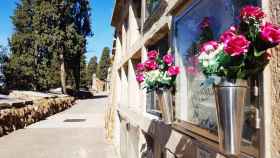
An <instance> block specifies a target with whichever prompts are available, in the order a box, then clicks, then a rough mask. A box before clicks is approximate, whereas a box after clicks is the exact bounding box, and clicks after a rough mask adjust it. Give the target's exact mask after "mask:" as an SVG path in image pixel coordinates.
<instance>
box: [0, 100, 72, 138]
mask: <svg viewBox="0 0 280 158" xmlns="http://www.w3.org/2000/svg"><path fill="white" fill-rule="evenodd" d="M74 101H75V99H74V98H73V97H69V96H63V97H57V98H43V99H38V100H35V101H34V102H33V101H23V102H21V103H20V104H18V103H15V104H14V106H13V104H8V103H7V104H1V105H3V107H5V106H6V107H8V108H6V109H2V110H1V109H0V136H3V135H6V134H9V133H11V132H13V131H15V130H17V129H22V128H25V127H26V126H28V125H30V124H33V123H35V122H38V121H40V120H43V119H45V118H46V117H48V116H51V115H53V114H56V113H58V112H61V111H63V110H65V109H67V108H69V107H71V106H73V104H74ZM24 103H32V104H26V105H25V104H24ZM23 104H24V106H21V105H23Z"/></svg>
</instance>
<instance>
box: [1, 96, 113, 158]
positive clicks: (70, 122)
mask: <svg viewBox="0 0 280 158" xmlns="http://www.w3.org/2000/svg"><path fill="white" fill-rule="evenodd" d="M106 103H107V98H99V99H90V100H80V101H77V104H76V105H75V106H73V107H72V108H70V109H68V110H66V111H64V112H62V113H59V114H57V115H54V116H51V117H49V118H47V119H46V120H44V121H41V122H38V123H35V124H33V125H31V126H29V127H27V128H26V129H22V130H18V131H16V132H14V133H11V134H9V135H7V136H4V137H2V138H0V157H1V158H115V157H116V156H115V155H116V154H115V152H114V148H113V146H112V145H110V144H108V143H107V142H106V140H105V130H104V113H105V104H106Z"/></svg>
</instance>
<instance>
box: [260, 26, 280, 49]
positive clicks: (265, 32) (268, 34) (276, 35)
mask: <svg viewBox="0 0 280 158" xmlns="http://www.w3.org/2000/svg"><path fill="white" fill-rule="evenodd" d="M260 37H261V39H262V40H264V41H267V42H270V43H272V44H276V45H277V44H279V43H280V27H279V26H276V25H273V24H271V23H266V24H265V25H263V26H261V33H260Z"/></svg>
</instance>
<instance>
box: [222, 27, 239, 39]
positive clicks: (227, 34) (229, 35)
mask: <svg viewBox="0 0 280 158" xmlns="http://www.w3.org/2000/svg"><path fill="white" fill-rule="evenodd" d="M235 32H236V27H234V26H232V27H230V29H229V30H227V31H225V32H224V33H223V34H222V35H221V36H220V41H221V42H223V43H227V42H228V41H229V40H230V39H231V38H232V37H234V36H236V34H235Z"/></svg>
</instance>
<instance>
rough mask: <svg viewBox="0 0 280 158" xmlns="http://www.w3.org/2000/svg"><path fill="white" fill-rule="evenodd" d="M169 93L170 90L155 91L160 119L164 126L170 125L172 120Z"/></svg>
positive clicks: (170, 95) (170, 93)
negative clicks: (160, 113) (160, 114)
mask: <svg viewBox="0 0 280 158" xmlns="http://www.w3.org/2000/svg"><path fill="white" fill-rule="evenodd" d="M171 91H172V90H171V89H159V90H157V91H156V94H157V97H158V103H159V107H160V109H161V112H162V118H163V121H164V122H165V123H166V124H171V123H172V121H173V118H174V116H173V106H172V92H171Z"/></svg>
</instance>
